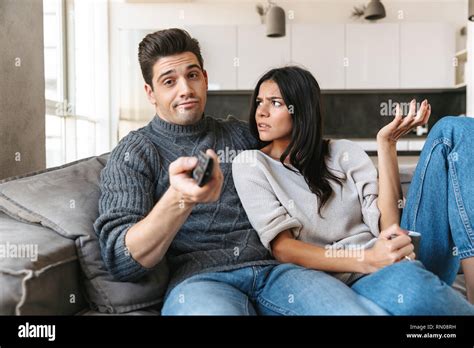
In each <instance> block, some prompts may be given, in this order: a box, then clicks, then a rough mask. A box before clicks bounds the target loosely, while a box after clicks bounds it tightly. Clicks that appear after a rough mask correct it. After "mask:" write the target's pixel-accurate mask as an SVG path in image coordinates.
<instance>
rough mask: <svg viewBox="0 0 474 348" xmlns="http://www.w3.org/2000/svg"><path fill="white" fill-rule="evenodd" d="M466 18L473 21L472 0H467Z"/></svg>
mask: <svg viewBox="0 0 474 348" xmlns="http://www.w3.org/2000/svg"><path fill="white" fill-rule="evenodd" d="M468 19H469V20H470V21H473V22H474V0H469V13H468Z"/></svg>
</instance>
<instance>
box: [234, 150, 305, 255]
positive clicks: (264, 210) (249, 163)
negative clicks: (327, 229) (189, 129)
mask: <svg viewBox="0 0 474 348" xmlns="http://www.w3.org/2000/svg"><path fill="white" fill-rule="evenodd" d="M256 152H257V151H244V152H242V153H240V154H239V156H237V157H236V158H235V159H234V161H233V162H232V175H233V179H234V184H235V188H236V190H237V193H238V195H239V198H240V200H241V202H242V205H243V207H244V209H245V212H246V213H247V216H248V218H249V221H250V223H251V224H252V227H253V228H254V229H255V230H256V231H257V233H258V235H259V237H260V241H261V242H262V244H263V245H264V246H265V248H267V249H268V250H269V251H270V252H271V245H270V242H271V241H272V240H273V239H274V238H275V237H276V236H277V235H278V234H279V233H281V232H283V231H285V230H290V231H292V233H293V234H294V235H296V236H297V235H298V233H299V231H300V230H301V228H302V224H301V223H300V221H299V220H298V219H296V218H294V217H292V216H291V215H290V214H289V213H288V211H287V210H286V209H285V207H283V206H282V204H281V202H280V201H279V200H278V198H277V196H276V195H275V192H274V191H273V188H272V186H271V185H270V183H269V181H268V179H267V178H266V176H265V172H264V166H263V164H262V163H260V162H259V160H258V159H257V158H256V157H257V156H255V155H256Z"/></svg>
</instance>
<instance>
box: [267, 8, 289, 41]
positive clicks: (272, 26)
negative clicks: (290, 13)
mask: <svg viewBox="0 0 474 348" xmlns="http://www.w3.org/2000/svg"><path fill="white" fill-rule="evenodd" d="M265 22H266V23H267V36H268V37H282V36H285V30H286V23H285V11H284V10H283V9H282V8H281V7H279V6H271V7H270V8H269V9H268V12H267V17H266V20H265Z"/></svg>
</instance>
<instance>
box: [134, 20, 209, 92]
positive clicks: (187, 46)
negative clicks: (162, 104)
mask: <svg viewBox="0 0 474 348" xmlns="http://www.w3.org/2000/svg"><path fill="white" fill-rule="evenodd" d="M183 52H191V53H194V55H195V56H196V58H197V59H198V61H199V65H200V66H201V69H204V61H203V59H202V55H201V48H200V47H199V42H198V41H197V40H196V39H194V38H192V37H191V35H189V33H188V32H187V31H186V30H183V29H178V28H172V29H165V30H159V31H156V32H154V33H152V34H148V35H147V36H145V37H144V38H143V40H142V42H140V44H139V45H138V61H139V62H140V68H141V69H142V75H143V79H144V80H145V82H146V83H148V84H149V85H150V86H151V88H152V89H153V83H152V80H153V65H155V63H156V61H157V60H158V59H160V58H163V57H167V56H172V55H174V54H179V53H183Z"/></svg>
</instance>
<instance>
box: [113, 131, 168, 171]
mask: <svg viewBox="0 0 474 348" xmlns="http://www.w3.org/2000/svg"><path fill="white" fill-rule="evenodd" d="M158 157H159V156H158V150H157V148H156V146H155V145H154V144H153V142H152V141H151V139H150V138H148V137H147V135H146V133H145V132H144V131H142V129H138V130H133V131H131V132H130V133H128V134H127V135H126V136H124V137H123V138H122V139H120V141H119V142H118V144H117V146H115V148H114V149H113V150H112V151H111V153H110V158H109V161H119V162H128V163H129V165H131V166H133V165H134V164H135V165H140V166H142V165H143V164H145V163H148V165H151V166H154V165H157V164H158ZM140 163H141V164H140Z"/></svg>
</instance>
